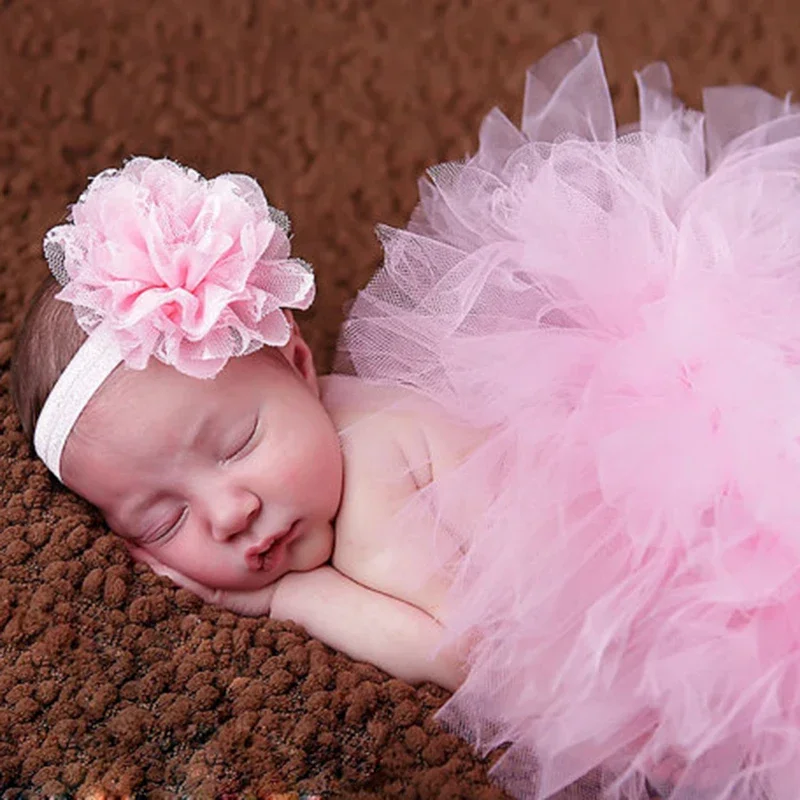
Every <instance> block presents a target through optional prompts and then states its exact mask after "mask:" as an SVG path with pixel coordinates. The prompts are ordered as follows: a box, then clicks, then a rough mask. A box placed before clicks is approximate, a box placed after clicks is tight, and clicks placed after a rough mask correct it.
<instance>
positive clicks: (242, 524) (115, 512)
mask: <svg viewBox="0 0 800 800" xmlns="http://www.w3.org/2000/svg"><path fill="white" fill-rule="evenodd" d="M282 352H283V353H285V354H286V355H287V357H288V358H290V360H291V363H290V362H289V361H287V360H286V358H284V355H283V354H282ZM282 352H279V351H277V350H272V349H267V348H265V349H263V350H261V351H258V352H257V353H255V354H253V355H251V356H247V357H244V358H238V359H232V360H231V361H230V362H229V363H228V365H227V366H226V368H225V369H224V370H223V371H222V372H221V373H220V374H219V375H218V376H217V378H215V379H214V380H198V379H193V378H189V377H187V376H185V375H182V374H180V373H178V372H177V371H175V370H174V369H172V368H169V367H166V366H164V365H163V364H160V363H158V362H152V363H151V365H150V366H148V367H147V369H145V370H143V371H142V372H132V371H130V372H126V373H125V374H123V375H121V376H120V380H119V381H117V382H113V383H112V384H111V385H110V386H108V387H103V388H102V389H101V390H100V392H99V393H98V395H97V396H96V399H97V402H95V401H94V400H93V401H92V403H90V405H89V406H88V407H87V408H86V410H85V412H84V414H83V415H82V417H81V418H80V419H79V421H78V424H77V426H76V428H75V430H74V432H73V434H72V435H71V436H70V439H69V441H68V442H67V447H66V449H65V452H64V458H63V461H62V473H63V476H64V482H65V483H66V484H67V485H68V486H69V487H70V488H71V489H73V490H74V491H75V492H76V493H78V494H80V495H81V496H83V497H85V498H86V499H87V500H89V502H91V503H93V504H94V505H96V506H97V507H98V508H99V509H100V510H101V511H102V513H103V514H104V516H105V518H106V520H107V521H108V524H109V526H110V527H111V529H112V530H113V531H116V532H117V533H119V534H121V535H122V536H124V537H125V538H126V539H129V540H132V541H133V542H134V543H135V544H136V545H137V547H141V548H143V549H144V550H145V551H147V553H149V554H150V555H151V556H153V557H155V558H156V559H158V560H159V561H161V562H162V563H163V564H165V565H166V566H168V567H170V568H172V569H173V570H176V571H178V572H180V573H182V574H183V575H185V576H187V577H189V578H191V579H193V580H195V581H198V582H199V583H201V584H203V585H205V586H208V587H210V588H213V589H245V590H246V589H257V588H260V587H263V586H266V585H267V584H269V583H272V582H273V581H275V580H277V579H278V578H280V577H281V576H282V575H284V574H285V573H286V572H289V571H294V570H298V571H303V570H309V569H313V568H315V567H317V566H319V565H321V564H323V563H325V561H327V560H328V558H329V557H330V554H331V552H332V548H333V527H332V524H333V519H334V517H335V515H336V513H337V511H338V508H339V502H340V499H341V493H342V482H343V477H342V454H341V449H340V444H339V437H338V434H337V432H336V429H335V428H334V425H333V423H332V421H331V419H330V417H329V415H328V413H327V412H326V410H325V408H324V407H323V406H322V404H321V402H320V400H319V395H318V389H317V382H316V375H315V373H314V370H313V364H312V363H311V356H310V353H309V352H308V348H307V346H306V345H305V343H304V342H302V340H298V339H297V338H293V342H292V343H290V345H289V346H287V347H286V348H283V351H282Z"/></svg>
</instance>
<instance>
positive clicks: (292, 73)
mask: <svg viewBox="0 0 800 800" xmlns="http://www.w3.org/2000/svg"><path fill="white" fill-rule="evenodd" d="M599 6H602V8H599ZM755 7H757V8H758V9H759V10H757V11H755V10H750V9H751V8H755ZM795 9H800V6H797V4H796V3H795V2H794V0H761V2H759V3H755V4H754V3H750V2H738V0H697V1H696V2H695V1H694V0H663V2H657V1H656V0H638V2H635V1H634V0H628V2H623V1H622V0H620V2H616V1H615V2H610V1H609V0H607V1H606V2H605V3H602V2H598V0H406V1H405V2H404V1H403V0H136V2H124V0H116V1H115V0H58V2H41V0H0V476H2V485H0V703H2V705H0V797H2V798H9V799H10V798H21V797H36V798H39V797H50V796H64V797H81V798H90V797H92V798H100V797H103V798H112V797H113V798H129V797H131V798H132V797H136V798H144V797H147V798H167V797H191V798H217V797H222V796H226V797H229V798H239V797H241V798H245V797H260V798H267V797H269V796H270V793H276V794H277V793H286V794H285V797H286V798H287V800H288V798H297V797H298V796H300V795H302V794H303V793H318V794H320V795H321V796H323V797H325V798H331V797H357V798H382V797H404V798H484V800H490V798H501V797H504V795H503V794H502V792H500V791H499V790H498V789H496V788H493V787H492V785H491V782H490V781H489V780H488V779H487V775H486V771H487V767H488V763H485V762H482V761H480V760H479V759H477V758H476V757H474V756H473V754H472V753H471V752H470V750H469V748H468V747H466V745H464V744H463V743H461V742H460V741H459V740H457V739H456V738H455V737H453V736H451V735H447V734H445V733H443V732H442V731H441V730H440V729H439V728H438V726H437V725H436V723H435V722H434V721H433V715H434V713H435V711H436V709H437V708H438V707H439V706H440V705H441V703H442V702H443V701H444V700H445V699H446V697H447V694H446V692H444V691H443V690H440V689H438V688H437V687H434V686H429V685H426V686H423V687H420V688H418V689H413V688H411V687H410V686H408V685H405V684H403V683H402V682H400V681H397V680H392V679H389V678H388V677H387V676H386V675H384V674H383V673H381V672H380V671H379V670H377V669H375V668H373V667H371V666H369V665H364V664H356V663H353V662H351V661H350V660H348V659H347V658H345V657H343V656H341V655H338V654H336V653H334V652H333V651H331V650H330V649H328V648H327V647H325V646H324V645H322V644H321V643H319V642H317V641H312V640H309V638H308V637H307V636H306V635H305V634H304V632H303V631H302V630H301V629H300V628H299V627H297V626H293V625H291V624H278V623H273V622H270V621H269V620H263V619H242V618H238V617H236V616H234V615H232V614H229V613H224V612H221V611H219V610H216V609H214V608H210V607H206V606H204V605H203V604H202V603H200V602H199V601H198V600H197V599H196V598H194V597H193V596H192V595H190V594H189V593H187V592H186V591H182V590H181V591H179V590H176V589H174V588H173V587H172V586H170V585H169V584H168V582H167V581H165V580H162V579H158V578H156V577H154V576H153V575H152V574H149V573H148V571H147V570H146V569H144V568H142V567H134V566H133V565H132V564H131V562H130V560H129V558H128V557H127V555H126V553H125V551H124V550H123V548H122V547H121V546H120V545H119V543H118V542H117V541H115V539H114V537H112V536H110V535H109V534H108V532H107V530H106V529H105V528H104V526H103V524H102V523H101V522H100V520H99V519H98V517H97V516H96V515H95V514H94V513H93V512H92V511H91V510H90V509H89V508H87V507H86V505H85V504H83V503H82V502H80V501H78V500H77V499H76V498H74V497H72V496H70V495H69V494H68V493H66V492H65V491H64V490H62V489H61V488H60V487H59V486H57V485H55V484H54V482H53V481H51V480H50V478H49V477H48V475H47V473H46V471H45V469H44V467H43V466H42V465H41V464H39V463H37V462H36V461H34V460H33V459H31V457H30V453H29V449H28V446H27V444H26V443H25V441H24V440H23V437H22V435H21V433H20V430H19V425H18V421H17V418H16V416H15V414H14V413H13V411H12V410H11V403H10V399H9V396H8V366H9V361H10V357H11V348H12V339H13V336H14V333H15V331H16V329H17V327H18V325H19V322H20V319H21V311H22V309H23V307H24V304H25V302H26V299H27V298H28V297H29V296H30V293H31V290H32V289H33V287H34V285H35V284H36V283H37V282H38V281H39V279H40V278H41V276H42V275H43V274H44V270H45V265H44V262H43V260H42V258H41V239H42V235H43V234H44V232H45V230H46V229H47V228H48V227H50V226H51V225H54V224H57V223H58V222H60V221H61V220H62V219H63V217H64V214H65V211H66V205H67V203H69V202H71V201H73V200H74V199H75V198H76V196H77V194H78V193H79V192H80V190H81V189H82V188H83V187H84V185H85V183H86V178H87V176H88V175H94V174H97V173H98V172H100V171H101V170H102V169H104V168H106V167H108V166H116V165H119V163H120V161H121V159H122V158H123V157H124V156H127V155H131V154H145V155H151V156H160V155H168V156H171V157H173V158H175V159H177V160H179V161H181V162H184V163H187V164H191V165H193V166H195V167H196V168H197V169H199V170H200V171H201V172H202V173H203V174H206V175H209V176H210V175H215V174H218V173H219V172H223V171H234V172H247V173H251V174H253V175H255V176H256V177H257V178H258V179H259V180H260V182H261V183H262V185H263V186H264V187H265V190H266V193H267V196H268V198H269V200H270V201H271V202H272V203H273V204H274V205H277V206H278V207H279V208H283V209H285V210H286V211H288V212H289V214H290V215H291V217H292V220H293V222H294V226H295V231H296V236H295V239H294V248H295V252H296V253H297V254H298V255H301V256H303V257H304V258H306V259H308V260H309V261H311V262H312V263H313V264H314V265H315V267H316V272H317V278H318V285H319V299H318V301H317V303H316V305H315V307H314V309H313V311H311V312H309V313H308V314H306V315H305V317H304V318H303V319H302V321H301V324H302V327H303V329H304V331H305V333H306V335H307V337H308V339H309V340H310V342H311V343H312V345H313V347H314V349H315V352H316V355H317V358H318V363H319V364H320V366H321V367H322V368H323V369H325V368H326V367H327V365H329V363H330V359H331V352H332V347H333V344H334V341H335V337H336V330H337V326H338V324H339V322H340V321H341V319H342V314H343V305H344V304H345V303H346V301H347V299H348V298H350V297H351V296H352V295H353V293H354V292H355V291H356V290H357V289H358V288H359V287H360V286H361V285H363V283H364V282H365V281H366V280H367V278H368V276H369V275H370V273H371V272H372V270H373V269H374V268H375V266H376V264H377V261H378V259H379V248H378V244H377V240H376V239H375V238H374V236H373V233H372V228H373V225H374V224H375V223H376V222H379V221H381V222H386V223H390V224H394V225H402V224H403V223H404V221H405V220H406V219H407V217H408V215H409V213H410V211H411V209H412V207H413V204H414V202H415V197H416V178H417V177H418V175H419V174H420V173H421V172H422V171H423V170H424V168H425V167H426V166H429V165H431V164H433V163H436V162H438V161H442V160H446V159H452V158H459V157H461V156H463V155H464V154H465V153H467V152H469V151H470V150H472V149H473V148H474V146H475V143H476V139H477V129H478V125H479V123H480V120H481V117H482V116H483V114H485V113H486V112H487V111H488V110H489V108H490V107H491V106H492V105H494V104H497V105H499V106H501V107H502V108H503V109H504V110H506V111H507V113H509V115H510V116H511V117H512V119H514V120H517V119H518V117H519V110H520V102H521V96H522V87H523V81H524V71H525V68H526V67H527V66H528V65H529V64H530V63H531V62H533V61H535V60H536V59H537V58H539V57H540V56H541V55H542V54H543V53H545V52H546V50H548V49H549V48H550V47H551V46H553V45H555V44H556V43H558V42H559V41H561V40H563V39H564V38H567V37H569V36H571V35H574V34H576V33H579V32H581V31H583V30H593V31H595V32H597V33H599V34H600V36H601V47H602V50H603V53H604V56H605V59H606V65H607V69H608V72H609V77H610V80H611V83H612V86H613V87H614V91H615V93H616V101H617V108H618V111H619V113H620V116H621V118H622V120H623V121H630V120H631V119H633V118H634V117H635V114H636V106H635V89H634V83H633V80H632V77H631V71H632V70H633V69H635V68H638V67H641V66H643V65H644V64H646V63H647V62H648V61H650V60H653V59H657V58H663V59H665V60H667V61H668V62H669V63H670V65H671V66H672V68H673V74H674V78H675V83H676V87H677V89H678V91H679V93H680V94H681V95H682V96H683V97H684V98H685V99H686V100H687V101H689V102H691V103H693V104H696V103H697V102H698V101H699V99H700V94H699V90H700V88H701V87H702V86H703V85H706V84H712V83H741V82H748V83H750V82H753V83H758V84H760V85H761V86H763V87H764V88H767V89H769V90H770V91H773V92H779V93H784V92H786V91H787V90H790V89H796V90H797V89H800V73H798V70H797V53H798V45H800V25H798V23H800V11H798V10H795ZM26 791H27V792H29V793H28V794H25V792H26ZM4 792H5V793H4ZM584 796H590V797H591V796H593V792H591V790H587V792H586V793H585V795H584Z"/></svg>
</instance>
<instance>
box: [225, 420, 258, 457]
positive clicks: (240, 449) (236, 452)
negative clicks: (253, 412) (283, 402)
mask: <svg viewBox="0 0 800 800" xmlns="http://www.w3.org/2000/svg"><path fill="white" fill-rule="evenodd" d="M259 420H260V417H256V419H255V422H254V423H253V427H252V428H251V429H250V433H248V434H247V438H246V439H245V440H244V441H243V442H242V443H241V444H240V445H239V446H238V447H237V448H236V449H235V450H234V451H233V453H231V454H230V455H229V456H227V458H225V459H224V460H225V461H231V460H232V459H234V458H236V457H237V456H239V455H241V454H242V453H243V452H244V451H245V450H246V449H247V447H248V446H249V445H250V443H251V442H252V441H253V439H255V436H256V433H258V424H259Z"/></svg>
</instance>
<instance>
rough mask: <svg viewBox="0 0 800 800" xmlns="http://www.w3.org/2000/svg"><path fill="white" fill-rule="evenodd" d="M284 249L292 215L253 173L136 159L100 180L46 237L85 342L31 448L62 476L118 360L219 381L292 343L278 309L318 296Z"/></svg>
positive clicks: (306, 271) (301, 305)
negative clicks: (268, 350) (234, 367)
mask: <svg viewBox="0 0 800 800" xmlns="http://www.w3.org/2000/svg"><path fill="white" fill-rule="evenodd" d="M289 252H290V248H289V218H288V217H287V216H286V215H285V214H284V213H283V212H281V211H278V210H276V209H274V208H271V207H270V206H269V205H268V204H267V200H266V198H265V197H264V193H263V192H262V190H261V187H260V186H259V185H258V183H257V182H256V181H255V180H254V179H253V178H251V177H249V176H247V175H238V174H230V173H227V174H224V175H220V176H218V177H216V178H214V179H213V180H206V179H205V178H203V176H202V175H200V174H199V173H198V172H196V171H195V170H193V169H189V168H188V167H183V166H181V165H180V164H177V163H176V162H174V161H171V160H169V159H167V158H162V159H158V160H155V159H151V158H147V157H136V158H132V159H131V160H129V161H128V162H127V163H125V164H124V166H123V167H122V168H121V169H108V170H105V171H104V172H101V173H100V174H99V175H97V176H95V177H94V178H93V179H92V180H91V181H90V183H89V185H88V187H87V188H86V190H85V191H84V192H83V194H82V195H81V196H80V198H79V199H78V202H77V203H75V204H74V205H73V206H72V207H71V219H70V222H69V223H68V224H65V225H58V226H56V227H54V228H51V229H50V230H49V231H48V232H47V233H46V234H45V237H44V254H45V258H46V259H47V262H48V265H49V267H50V271H51V272H52V273H53V275H54V277H55V278H56V280H58V282H59V283H60V284H61V285H62V287H63V288H62V289H61V291H60V292H59V293H58V294H57V295H56V299H58V300H62V301H64V302H68V303H71V304H72V305H73V308H74V311H75V318H76V320H77V322H78V324H79V325H80V326H81V328H82V329H83V330H84V331H85V332H86V333H87V334H88V337H87V339H86V341H85V342H84V343H83V345H81V347H80V348H79V349H78V351H77V353H76V354H75V356H74V357H73V358H72V360H71V361H70V363H69V364H68V365H67V368H66V369H65V370H64V372H63V373H62V375H61V376H60V377H59V379H58V381H57V382H56V385H55V386H54V387H53V390H52V391H51V392H50V394H49V396H48V398H47V400H46V402H45V404H44V407H43V408H42V412H41V414H40V415H39V419H38V421H37V423H36V430H35V433H34V447H35V449H36V452H37V454H38V455H39V457H40V458H41V459H42V461H44V463H45V464H46V465H47V467H48V468H49V469H50V470H51V471H52V472H53V473H54V474H55V476H56V477H57V478H58V479H59V480H60V479H61V471H60V464H61V454H62V451H63V449H64V445H65V443H66V441H67V437H68V436H69V434H70V432H71V431H72V428H73V426H74V425H75V423H76V421H77V419H78V417H79V416H80V413H81V412H82V411H83V409H84V408H85V407H86V404H87V403H88V402H89V400H90V399H91V398H92V397H93V395H94V394H95V392H97V390H98V389H99V388H100V386H101V385H102V383H103V382H104V381H105V379H106V378H107V377H108V376H109V375H110V374H111V372H112V371H113V370H114V369H115V368H116V367H117V365H119V364H120V363H122V362H124V363H125V364H126V366H128V367H129V368H131V369H144V368H145V367H146V366H147V363H148V361H149V359H150V357H151V356H153V357H155V358H157V359H158V360H159V361H162V362H164V363H165V364H169V365H171V366H173V367H175V369H177V370H179V371H180V372H183V373H185V374H186V375H191V376H193V377H197V378H213V377H214V376H215V375H216V374H217V373H218V372H219V371H220V370H221V369H222V368H223V367H224V366H225V364H226V362H227V361H228V359H229V358H232V357H235V356H243V355H247V354H249V353H253V352H255V351H256V350H258V349H259V348H261V347H263V346H264V345H273V346H282V345H284V344H286V343H287V342H288V341H289V337H290V335H291V326H290V324H289V322H288V320H287V319H286V316H285V314H284V313H283V311H282V309H283V308H295V309H306V308H308V307H309V306H310V305H311V302H312V301H313V299H314V276H313V273H312V271H311V267H310V266H309V265H308V264H306V263H305V262H304V261H301V260H300V259H297V258H290V257H289Z"/></svg>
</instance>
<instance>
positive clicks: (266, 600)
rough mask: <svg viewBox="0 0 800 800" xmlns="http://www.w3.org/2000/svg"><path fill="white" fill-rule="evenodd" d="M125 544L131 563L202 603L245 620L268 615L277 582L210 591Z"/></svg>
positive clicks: (134, 547) (137, 548) (149, 554)
mask: <svg viewBox="0 0 800 800" xmlns="http://www.w3.org/2000/svg"><path fill="white" fill-rule="evenodd" d="M125 545H126V547H127V548H128V552H129V553H130V554H131V556H132V557H133V559H134V561H140V562H142V563H143V564H147V565H148V566H149V567H150V568H151V569H152V570H153V572H155V573H156V575H163V576H164V577H165V578H169V579H170V580H171V581H172V582H173V583H176V584H177V585H178V586H180V587H181V588H183V589H188V590H189V591H190V592H192V593H193V594H196V595H197V596H198V597H200V598H201V599H202V600H203V601H205V602H206V603H210V604H211V605H214V606H220V607H221V608H225V609H227V610H228V611H233V612H234V613H236V614H241V615H242V616H245V617H260V616H263V615H265V614H269V612H270V607H271V605H272V596H273V595H274V594H275V589H276V588H277V585H278V581H275V582H274V583H271V584H269V586H264V587H263V588H261V589H250V590H246V591H244V590H242V591H239V590H224V589H212V588H210V587H209V586H204V585H203V584H202V583H198V582H197V581H195V580H193V579H192V578H189V577H188V576H186V575H184V574H183V573H182V572H178V570H175V569H173V568H172V567H168V566H167V565H166V564H164V563H162V562H161V561H159V560H158V559H157V558H156V557H155V556H154V555H153V554H152V553H148V552H147V551H146V550H144V549H142V548H141V547H136V546H135V545H133V544H131V543H129V542H125Z"/></svg>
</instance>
